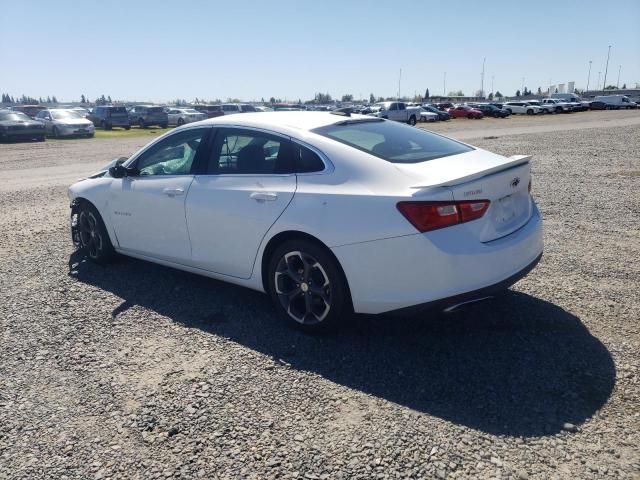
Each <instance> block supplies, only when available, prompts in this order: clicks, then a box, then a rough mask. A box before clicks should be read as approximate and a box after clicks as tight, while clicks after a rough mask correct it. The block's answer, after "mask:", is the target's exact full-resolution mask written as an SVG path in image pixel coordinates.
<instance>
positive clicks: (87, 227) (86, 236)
mask: <svg viewBox="0 0 640 480" xmlns="http://www.w3.org/2000/svg"><path fill="white" fill-rule="evenodd" d="M78 229H79V231H80V243H81V245H82V247H83V248H85V249H86V250H87V253H88V254H89V257H91V258H92V259H94V260H95V259H97V258H98V255H99V254H100V251H101V250H102V236H101V235H100V231H99V229H98V221H97V220H96V217H95V216H94V214H93V212H88V211H83V212H80V216H79V217H78Z"/></svg>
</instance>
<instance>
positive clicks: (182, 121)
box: [178, 118, 184, 127]
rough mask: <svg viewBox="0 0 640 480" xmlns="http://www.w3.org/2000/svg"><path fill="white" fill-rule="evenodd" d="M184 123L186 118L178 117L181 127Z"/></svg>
mask: <svg viewBox="0 0 640 480" xmlns="http://www.w3.org/2000/svg"><path fill="white" fill-rule="evenodd" d="M182 125H184V120H183V119H182V118H179V119H178V126H179V127H181V126H182Z"/></svg>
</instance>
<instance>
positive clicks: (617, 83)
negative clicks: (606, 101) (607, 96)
mask: <svg viewBox="0 0 640 480" xmlns="http://www.w3.org/2000/svg"><path fill="white" fill-rule="evenodd" d="M620 70H622V65H618V81H617V82H616V88H618V89H619V88H620Z"/></svg>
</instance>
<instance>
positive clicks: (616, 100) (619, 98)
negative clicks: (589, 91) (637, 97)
mask: <svg viewBox="0 0 640 480" xmlns="http://www.w3.org/2000/svg"><path fill="white" fill-rule="evenodd" d="M594 101H596V102H602V103H604V104H605V105H606V106H607V108H608V109H615V110H618V109H620V108H637V107H638V105H637V104H636V102H632V101H631V100H630V99H629V97H627V96H626V95H599V96H597V97H596V98H595V99H594Z"/></svg>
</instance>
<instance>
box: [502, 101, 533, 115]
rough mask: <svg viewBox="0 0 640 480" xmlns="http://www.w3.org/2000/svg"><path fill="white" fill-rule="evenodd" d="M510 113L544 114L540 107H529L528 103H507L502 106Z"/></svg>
mask: <svg viewBox="0 0 640 480" xmlns="http://www.w3.org/2000/svg"><path fill="white" fill-rule="evenodd" d="M502 108H504V109H505V110H507V111H508V112H509V113H519V114H527V115H536V114H538V113H540V112H542V109H541V108H540V107H535V106H533V105H529V104H527V103H526V102H505V103H504V105H503V106H502Z"/></svg>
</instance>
